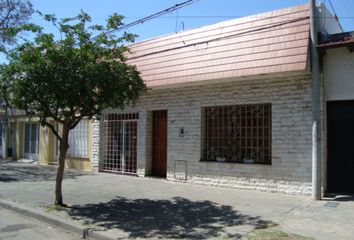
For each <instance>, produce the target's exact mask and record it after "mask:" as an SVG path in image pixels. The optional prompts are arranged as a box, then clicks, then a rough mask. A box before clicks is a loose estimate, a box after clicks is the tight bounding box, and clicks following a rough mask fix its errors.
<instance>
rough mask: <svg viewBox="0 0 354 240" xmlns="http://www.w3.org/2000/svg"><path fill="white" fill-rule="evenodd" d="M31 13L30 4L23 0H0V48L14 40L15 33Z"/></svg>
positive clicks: (2, 48)
mask: <svg viewBox="0 0 354 240" xmlns="http://www.w3.org/2000/svg"><path fill="white" fill-rule="evenodd" d="M32 13H33V8H32V4H31V3H30V2H29V1H23V0H0V50H1V51H4V50H5V45H6V44H14V43H15V42H16V38H15V36H16V34H17V33H18V32H19V31H21V30H23V29H22V27H24V25H25V24H26V22H27V20H28V19H29V17H30V16H31V15H32Z"/></svg>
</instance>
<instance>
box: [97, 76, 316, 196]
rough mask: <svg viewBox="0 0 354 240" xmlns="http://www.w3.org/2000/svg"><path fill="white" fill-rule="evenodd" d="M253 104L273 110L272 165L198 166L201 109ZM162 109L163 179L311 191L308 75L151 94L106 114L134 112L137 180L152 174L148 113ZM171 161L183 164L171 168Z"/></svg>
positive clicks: (200, 163) (191, 87)
mask: <svg viewBox="0 0 354 240" xmlns="http://www.w3.org/2000/svg"><path fill="white" fill-rule="evenodd" d="M257 103H270V104H271V106H272V164H271V165H260V164H241V163H227V162H226V163H220V162H201V161H200V159H201V144H202V137H201V135H202V129H201V121H202V119H201V118H202V107H207V106H224V105H238V104H257ZM162 109H163V110H167V111H168V149H167V152H168V153H167V154H168V156H167V169H168V170H167V179H168V180H173V181H188V182H193V183H198V184H207V185H213V186H224V187H230V188H241V189H256V190H261V191H270V192H283V193H290V194H310V193H311V149H312V148H311V146H312V145H311V76H310V75H309V74H307V73H302V74H301V75H299V76H292V77H290V76H289V77H274V78H265V79H258V80H247V81H246V80H243V81H232V82H229V83H220V84H209V85H203V86H189V87H175V88H169V89H159V90H157V89H156V90H150V91H149V93H148V94H147V95H145V96H143V97H141V99H140V100H139V101H138V102H137V103H136V105H135V107H128V108H126V109H124V110H123V111H121V110H109V111H107V112H117V113H130V112H138V113H139V126H138V128H139V129H138V157H137V158H138V163H137V164H138V175H139V176H149V175H150V173H151V165H152V164H151V162H152V150H151V149H152V136H151V135H152V134H151V132H152V131H151V121H152V116H151V115H152V114H151V113H152V111H154V110H162ZM93 126H94V130H93V135H94V136H93V148H94V150H93V166H95V167H98V165H99V164H98V163H99V162H98V161H99V147H102V146H99V142H100V140H99V124H98V123H97V122H95V123H94V124H93ZM181 127H183V128H184V131H185V134H184V136H183V137H180V136H179V128H181ZM101 134H102V133H101ZM176 160H182V161H180V162H178V164H176ZM181 164H182V165H181ZM175 167H176V168H177V169H175ZM185 167H186V169H187V171H186V172H185Z"/></svg>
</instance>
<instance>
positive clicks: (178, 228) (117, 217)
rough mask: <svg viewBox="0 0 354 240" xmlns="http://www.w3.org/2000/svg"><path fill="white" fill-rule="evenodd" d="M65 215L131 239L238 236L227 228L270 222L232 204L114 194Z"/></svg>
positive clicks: (260, 224)
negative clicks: (101, 201)
mask: <svg viewBox="0 0 354 240" xmlns="http://www.w3.org/2000/svg"><path fill="white" fill-rule="evenodd" d="M67 211H68V214H69V215H70V216H71V217H73V218H74V219H76V220H83V221H84V222H85V223H86V224H94V225H95V226H98V227H99V228H103V229H114V228H118V229H120V230H123V231H124V232H125V233H127V234H128V235H129V237H131V238H137V237H159V238H194V239H205V238H210V237H240V236H241V235H240V234H239V233H235V231H234V232H230V227H235V226H240V225H251V226H252V227H254V228H266V227H268V226H271V225H273V223H272V222H271V221H265V220H262V219H261V218H260V217H258V216H257V217H252V216H249V215H244V214H241V213H239V212H237V211H235V210H233V208H232V207H231V206H225V205H218V204H216V203H213V202H210V201H191V200H189V199H185V198H180V197H175V198H173V199H172V200H152V199H127V198H123V197H117V198H115V199H113V200H111V201H109V202H107V203H98V204H87V205H76V206H73V207H72V208H70V209H68V210H67Z"/></svg>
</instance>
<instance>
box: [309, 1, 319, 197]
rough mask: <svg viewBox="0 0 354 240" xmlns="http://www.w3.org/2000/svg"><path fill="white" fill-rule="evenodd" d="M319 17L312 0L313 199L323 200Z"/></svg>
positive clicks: (314, 2)
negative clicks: (318, 42)
mask: <svg viewBox="0 0 354 240" xmlns="http://www.w3.org/2000/svg"><path fill="white" fill-rule="evenodd" d="M317 34H318V17H317V8H316V0H310V35H311V71H312V198H313V200H320V199H321V187H322V186H321V151H320V149H321V136H320V135H321V134H320V133H321V130H320V127H321V125H320V84H319V82H320V80H319V79H320V77H319V60H318V52H317Z"/></svg>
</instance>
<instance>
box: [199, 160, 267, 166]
mask: <svg viewBox="0 0 354 240" xmlns="http://www.w3.org/2000/svg"><path fill="white" fill-rule="evenodd" d="M199 162H208V163H226V164H245V165H267V166H271V165H272V163H257V162H254V163H245V162H231V161H216V160H206V159H200V161H199Z"/></svg>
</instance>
